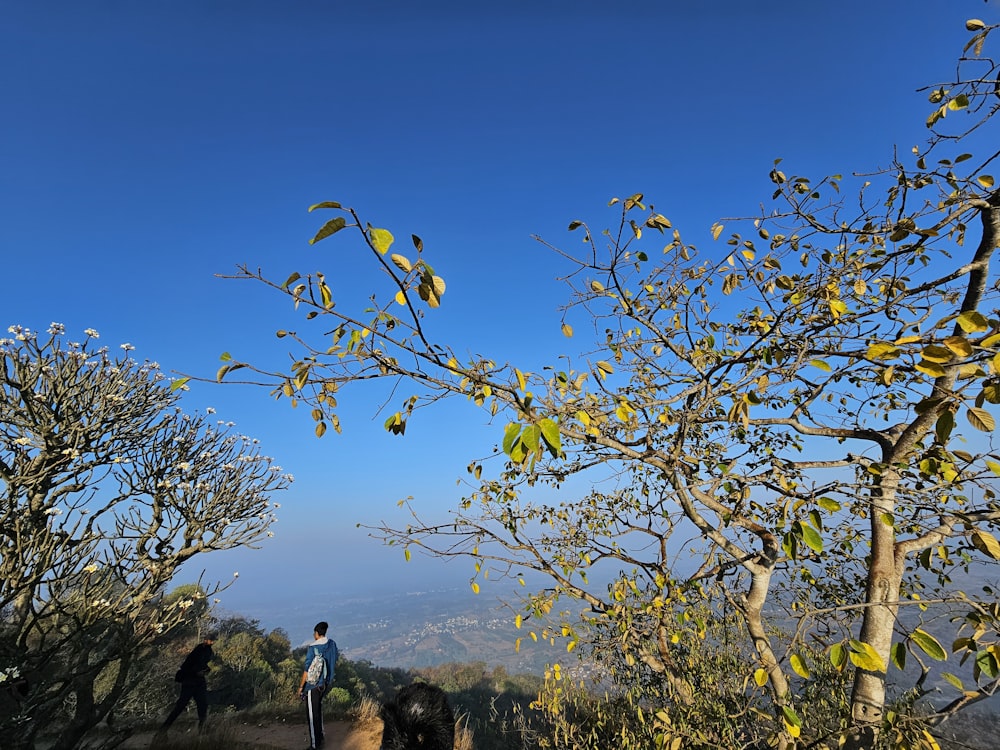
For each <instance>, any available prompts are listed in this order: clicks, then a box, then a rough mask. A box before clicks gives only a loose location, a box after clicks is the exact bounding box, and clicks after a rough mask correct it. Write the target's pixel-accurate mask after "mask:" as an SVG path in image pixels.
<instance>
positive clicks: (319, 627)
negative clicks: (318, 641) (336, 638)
mask: <svg viewBox="0 0 1000 750" xmlns="http://www.w3.org/2000/svg"><path fill="white" fill-rule="evenodd" d="M328 627H330V626H329V625H327V624H326V623H325V622H317V623H316V627H314V628H313V630H314V631H316V632H317V633H319V634H320V635H326V629H327V628H328Z"/></svg>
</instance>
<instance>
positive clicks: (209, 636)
mask: <svg viewBox="0 0 1000 750" xmlns="http://www.w3.org/2000/svg"><path fill="white" fill-rule="evenodd" d="M202 640H205V641H217V640H219V634H218V633H217V632H215V631H214V630H210V631H208V632H207V633H205V637H204V638H203V639H202Z"/></svg>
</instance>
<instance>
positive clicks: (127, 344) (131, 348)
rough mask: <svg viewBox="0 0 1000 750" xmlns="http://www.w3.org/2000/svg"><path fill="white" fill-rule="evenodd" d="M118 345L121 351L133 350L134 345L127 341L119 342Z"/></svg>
mask: <svg viewBox="0 0 1000 750" xmlns="http://www.w3.org/2000/svg"><path fill="white" fill-rule="evenodd" d="M120 347H121V349H122V350H123V351H126V352H131V351H135V347H134V346H132V345H131V344H129V343H125V344H120Z"/></svg>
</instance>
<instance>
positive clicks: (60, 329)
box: [49, 322, 66, 336]
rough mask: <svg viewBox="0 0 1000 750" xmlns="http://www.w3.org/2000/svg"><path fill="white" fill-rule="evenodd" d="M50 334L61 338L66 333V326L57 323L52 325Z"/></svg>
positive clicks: (50, 325)
mask: <svg viewBox="0 0 1000 750" xmlns="http://www.w3.org/2000/svg"><path fill="white" fill-rule="evenodd" d="M49 333H50V334H52V335H53V336H61V335H62V334H64V333H66V326H64V325H63V324H62V323H55V322H53V323H50V324H49Z"/></svg>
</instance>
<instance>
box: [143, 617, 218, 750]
mask: <svg viewBox="0 0 1000 750" xmlns="http://www.w3.org/2000/svg"><path fill="white" fill-rule="evenodd" d="M217 637H218V636H217V635H216V634H215V633H208V634H207V635H206V636H205V638H204V639H203V640H202V642H201V643H199V644H198V645H197V646H195V647H194V648H193V649H191V653H190V654H188V655H187V657H186V658H185V659H184V663H183V664H181V668H180V669H178V670H177V674H176V675H175V676H174V679H175V680H176V681H177V682H179V683H180V684H181V694H180V697H179V698H178V699H177V703H176V704H174V709H173V710H172V711H171V712H170V715H169V716H167V718H166V720H165V721H164V722H163V726H162V727H160V731H159V733H158V734H160V735H164V734H166V731H167V729H169V728H170V725H171V724H173V723H174V720H175V719H176V718H177V717H178V716H180V715H181V712H182V711H183V710H184V709H185V708H187V704H188V703H189V702H190V701H191V699H194V704H195V706H197V707H198V731H199V732H200V731H201V730H202V727H204V725H205V717H206V716H207V715H208V685H207V683H206V682H205V675H206V674H208V663H209V662H210V661H211V660H212V656H213V654H212V644H213V643H215V640H216V638H217Z"/></svg>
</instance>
